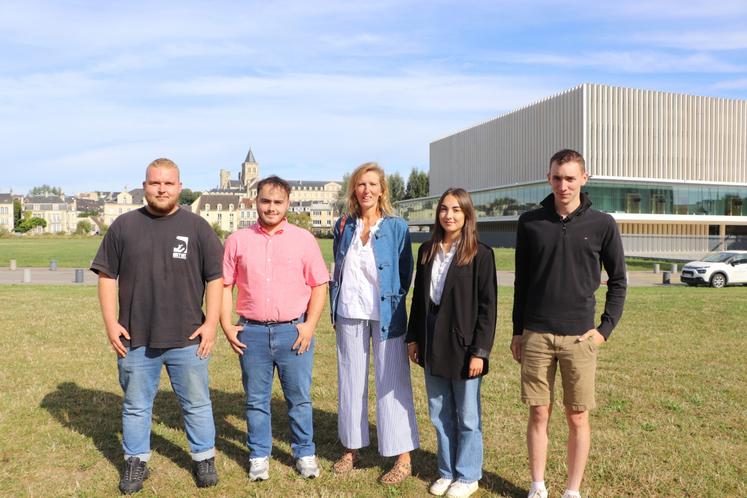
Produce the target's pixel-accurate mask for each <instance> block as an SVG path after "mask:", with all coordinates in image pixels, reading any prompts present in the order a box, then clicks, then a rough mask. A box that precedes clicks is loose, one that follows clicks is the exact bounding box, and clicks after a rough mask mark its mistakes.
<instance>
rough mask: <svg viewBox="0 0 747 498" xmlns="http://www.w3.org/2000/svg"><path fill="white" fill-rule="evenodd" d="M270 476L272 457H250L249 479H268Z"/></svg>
mask: <svg viewBox="0 0 747 498" xmlns="http://www.w3.org/2000/svg"><path fill="white" fill-rule="evenodd" d="M269 478H270V457H259V458H250V459H249V480H250V481H266V480H267V479H269Z"/></svg>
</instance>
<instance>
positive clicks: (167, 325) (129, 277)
mask: <svg viewBox="0 0 747 498" xmlns="http://www.w3.org/2000/svg"><path fill="white" fill-rule="evenodd" d="M222 265H223V247H222V246H221V243H220V240H218V237H217V235H216V234H215V232H214V231H213V229H212V228H211V227H210V225H209V224H208V223H207V221H205V220H204V219H202V218H200V217H199V216H197V215H195V214H193V213H190V212H188V211H185V210H183V209H178V210H177V211H176V212H174V213H172V214H170V215H168V216H160V217H159V216H154V215H152V214H150V213H149V212H148V210H147V209H146V208H145V207H143V208H140V209H138V210H136V211H131V212H129V213H125V214H123V215H121V216H119V217H118V218H117V219H116V220H114V223H112V226H111V227H110V228H109V231H108V232H107V233H106V236H104V240H103V241H102V242H101V246H100V247H99V250H98V253H97V254H96V258H95V259H94V260H93V263H92V264H91V270H92V271H94V272H96V273H103V274H105V275H108V276H110V277H118V279H119V323H120V324H121V325H122V326H123V327H124V328H125V330H127V332H128V333H129V334H130V338H131V341H127V340H125V339H124V337H122V338H121V340H122V343H123V344H125V346H129V347H131V348H137V347H140V346H149V347H153V348H175V347H186V346H189V345H192V344H196V343H198V342H199V338H197V339H195V340H192V341H190V340H188V339H187V338H188V337H189V336H190V335H192V333H193V332H194V331H195V330H197V328H198V327H199V326H200V325H202V323H203V322H204V320H205V315H204V314H203V313H202V300H203V296H204V293H205V283H206V282H210V281H212V280H215V279H217V278H220V277H221V276H222V275H223V271H222Z"/></svg>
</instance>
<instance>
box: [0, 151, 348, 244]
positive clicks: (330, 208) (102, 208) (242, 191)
mask: <svg viewBox="0 0 747 498" xmlns="http://www.w3.org/2000/svg"><path fill="white" fill-rule="evenodd" d="M258 181H259V164H258V163H257V161H256V160H255V159H254V154H253V152H252V150H251V149H249V152H248V153H247V155H246V159H245V160H244V162H243V163H242V164H241V170H240V171H239V177H238V179H237V180H234V179H231V177H230V172H229V171H228V170H224V169H223V170H220V182H219V184H218V186H217V187H215V188H213V189H211V190H209V191H206V192H203V193H202V194H201V195H200V196H199V197H198V198H197V199H195V201H194V202H193V203H192V204H191V205H183V206H182V208H185V209H190V210H191V211H192V212H193V213H196V214H198V215H200V216H202V217H203V218H205V220H207V221H208V223H210V224H211V225H217V226H219V227H220V228H221V230H223V231H225V232H234V231H236V230H238V229H240V228H245V227H248V226H250V225H251V224H253V223H255V222H256V221H257V211H256V208H255V199H256V197H257V182H258ZM289 183H290V185H291V196H290V201H291V204H290V208H289V211H290V212H293V213H306V214H307V215H308V216H309V219H310V222H311V227H312V230H313V231H314V232H317V233H324V232H329V231H331V230H332V226H333V224H334V221H335V218H336V215H337V212H336V208H335V203H336V202H337V198H338V195H339V192H340V189H342V183H341V182H338V181H306V180H289ZM14 198H18V199H20V200H21V202H22V206H23V208H22V210H23V211H24V216H29V217H37V218H42V219H44V220H45V221H46V226H45V227H41V226H39V227H36V228H34V229H33V230H32V233H72V232H74V231H75V230H76V228H77V226H78V222H80V221H81V220H89V221H90V222H91V224H92V226H93V227H94V232H98V231H100V227H101V226H104V225H105V226H109V225H111V224H112V222H113V221H114V220H115V219H116V218H117V216H119V215H121V214H123V213H127V212H129V211H133V210H135V209H139V208H141V207H142V206H143V205H145V195H144V191H143V189H142V188H136V189H132V190H127V188H125V189H123V190H122V191H121V192H84V193H80V194H78V195H77V196H75V197H72V196H61V195H52V194H48V195H42V196H28V197H22V196H17V195H12V194H0V229H5V230H8V231H11V232H12V231H13V230H14V228H15V225H14V217H13V199H14Z"/></svg>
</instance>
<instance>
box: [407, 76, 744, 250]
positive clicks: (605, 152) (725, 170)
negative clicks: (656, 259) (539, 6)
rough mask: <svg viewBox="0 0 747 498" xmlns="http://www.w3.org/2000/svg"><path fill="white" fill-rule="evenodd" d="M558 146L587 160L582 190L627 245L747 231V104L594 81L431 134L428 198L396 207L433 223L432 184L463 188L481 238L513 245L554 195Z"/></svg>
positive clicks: (721, 239)
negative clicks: (527, 214)
mask: <svg viewBox="0 0 747 498" xmlns="http://www.w3.org/2000/svg"><path fill="white" fill-rule="evenodd" d="M564 148H569V149H574V150H577V151H578V152H580V153H581V154H582V155H583V156H584V158H585V159H586V165H587V170H588V172H589V173H590V175H591V179H590V180H589V182H588V183H587V185H586V188H585V189H584V191H585V192H587V193H588V194H589V196H590V198H591V200H592V203H593V205H594V207H595V208H596V209H599V210H601V211H605V212H608V213H610V214H611V215H612V216H613V217H614V218H615V220H616V221H617V222H618V224H619V227H620V230H621V233H622V234H623V236H624V242H625V244H626V251H627V252H628V253H630V254H633V253H640V254H651V253H656V252H667V253H674V252H689V253H697V252H702V251H705V250H709V249H717V248H718V246H719V244H720V245H721V246H722V247H723V246H724V245H727V244H729V243H730V242H731V243H736V240H737V239H738V238H739V237H740V236H741V237H744V236H747V101H745V100H735V99H724V98H716V97H703V96H694V95H684V94H676V93H668V92H658V91H652V90H639V89H633V88H620V87H612V86H607V85H597V84H583V85H580V86H578V87H576V88H573V89H571V90H568V91H565V92H562V93H560V94H558V95H555V96H552V97H549V98H547V99H545V100H542V101H540V102H537V103H535V104H532V105H529V106H527V107H524V108H521V109H517V110H515V111H512V112H509V113H507V114H505V115H503V116H499V117H497V118H495V119H492V120H490V121H487V122H484V123H481V124H478V125H476V126H474V127H472V128H469V129H466V130H463V131H460V132H457V133H455V134H453V135H450V136H447V137H444V138H442V139H440V140H437V141H435V142H433V143H431V145H430V172H429V179H430V195H431V196H432V197H428V198H421V199H413V200H408V201H403V202H401V203H399V204H398V207H399V210H400V213H401V214H402V215H403V216H404V217H405V218H406V219H407V220H408V222H409V223H410V225H411V226H413V227H425V226H428V225H431V224H432V223H433V221H434V215H435V211H434V204H435V202H436V201H437V200H438V196H439V195H440V193H441V192H443V191H444V190H445V189H446V188H448V187H452V186H454V187H463V188H465V189H467V190H468V191H470V192H471V194H472V197H473V200H474V202H475V205H476V207H477V209H478V213H479V228H480V233H481V237H482V238H483V239H485V240H486V241H488V242H490V243H493V244H495V245H504V246H511V245H513V242H514V232H515V228H516V221H517V220H518V217H519V215H520V214H521V213H522V212H524V211H526V210H529V209H534V208H536V207H538V204H539V202H540V201H541V200H542V199H543V198H544V197H545V196H546V195H547V194H549V193H550V188H549V186H548V185H547V181H546V178H547V171H548V161H549V158H550V156H552V154H553V153H555V152H557V151H558V150H560V149H564ZM708 236H711V237H713V238H714V239H715V245H714V242H713V240H712V241H710V242H704V239H706V238H707V237H708ZM683 241H684V242H683ZM693 244H696V245H695V246H693ZM698 244H701V245H702V244H706V245H708V244H710V245H709V247H705V246H702V249H701V245H698Z"/></svg>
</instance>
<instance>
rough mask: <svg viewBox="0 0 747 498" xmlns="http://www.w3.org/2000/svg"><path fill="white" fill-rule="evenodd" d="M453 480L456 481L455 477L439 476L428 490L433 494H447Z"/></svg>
mask: <svg viewBox="0 0 747 498" xmlns="http://www.w3.org/2000/svg"><path fill="white" fill-rule="evenodd" d="M452 482H454V480H453V479H447V478H445V477H439V478H438V479H437V480H436V481H435V482H434V483H433V484H431V487H430V488H428V491H429V492H430V493H431V494H432V495H436V496H443V495H445V494H446V490H447V489H449V486H451V483H452Z"/></svg>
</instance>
